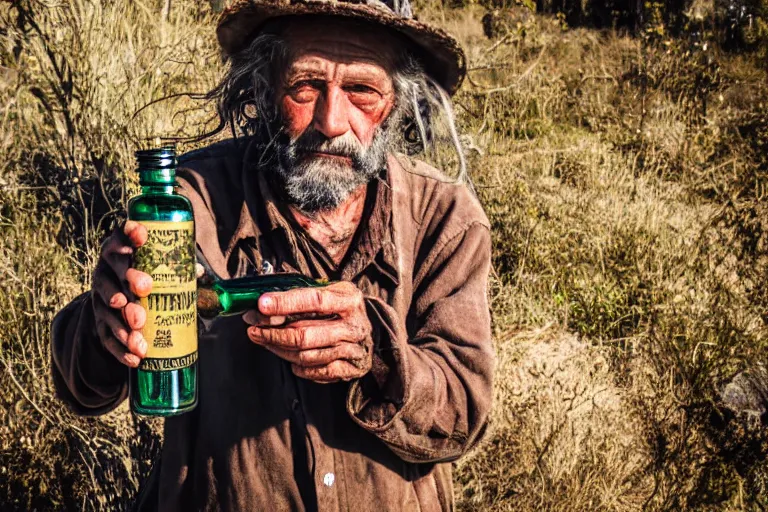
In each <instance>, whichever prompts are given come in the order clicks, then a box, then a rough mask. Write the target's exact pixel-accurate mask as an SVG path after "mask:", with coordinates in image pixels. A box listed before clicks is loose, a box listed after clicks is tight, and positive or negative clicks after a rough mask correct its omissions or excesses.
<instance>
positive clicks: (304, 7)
mask: <svg viewBox="0 0 768 512" xmlns="http://www.w3.org/2000/svg"><path fill="white" fill-rule="evenodd" d="M308 15H320V16H323V15H325V16H340V17H345V18H351V19H355V20H360V21H365V22H369V23H373V24H376V25H380V26H383V27H386V28H388V29H391V30H393V31H395V32H397V33H399V34H400V35H402V36H405V37H406V38H407V39H408V40H409V41H410V42H411V43H412V47H413V49H414V50H415V52H416V57H417V58H418V59H419V60H420V62H421V64H422V65H423V66H424V70H425V71H426V72H427V73H428V74H429V75H430V76H431V77H432V78H433V79H434V80H435V81H436V82H437V83H438V84H440V85H441V86H442V87H443V89H445V90H446V91H447V92H448V93H449V94H453V93H455V92H456V91H457V90H458V88H459V86H460V85H461V82H462V80H463V79H464V75H465V74H466V72H467V67H466V58H465V56H464V51H463V50H462V49H461V47H460V46H459V43H458V41H456V39H454V38H453V37H451V36H450V35H448V34H447V33H446V32H444V31H443V30H441V29H439V28H437V27H433V26H430V25H427V24H425V23H421V22H420V21H417V20H415V19H414V18H413V15H412V12H411V6H410V4H409V2H408V0H385V1H380V0H240V1H238V2H235V3H234V4H233V5H232V6H231V7H229V8H228V9H226V10H225V11H224V13H223V14H222V15H221V18H220V19H219V24H218V27H217V28H216V35H217V37H218V39H219V44H220V45H221V48H222V49H223V50H224V52H225V54H227V55H232V54H234V53H237V52H238V51H240V50H243V49H245V48H246V47H247V46H248V44H249V43H250V42H251V41H252V40H253V39H254V37H256V36H257V35H258V34H259V32H260V31H261V30H262V28H263V27H264V25H265V24H266V23H267V22H268V21H272V20H275V19H277V18H281V17H285V16H308Z"/></svg>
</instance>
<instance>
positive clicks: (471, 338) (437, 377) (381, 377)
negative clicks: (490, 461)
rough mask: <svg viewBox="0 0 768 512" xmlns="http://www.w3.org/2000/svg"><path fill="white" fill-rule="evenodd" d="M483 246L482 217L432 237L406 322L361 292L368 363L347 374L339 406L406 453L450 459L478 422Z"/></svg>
mask: <svg viewBox="0 0 768 512" xmlns="http://www.w3.org/2000/svg"><path fill="white" fill-rule="evenodd" d="M490 251H491V241H490V232H489V230H488V228H487V227H486V226H483V225H481V224H473V225H471V226H470V227H469V228H467V229H466V230H465V231H464V232H463V233H461V234H459V235H457V236H455V237H453V238H452V239H450V240H449V241H447V242H446V243H445V244H444V245H443V246H442V247H437V248H436V249H435V253H434V254H436V256H435V257H434V258H432V260H431V262H430V261H429V260H428V261H427V262H425V263H426V264H427V265H428V269H429V270H428V271H427V273H426V274H425V277H424V279H422V280H421V281H420V282H419V283H418V285H417V288H416V291H415V293H414V298H413V303H412V306H411V313H410V314H409V319H408V324H409V325H411V326H412V327H411V328H410V329H408V328H407V327H406V319H403V318H401V317H400V316H399V315H398V314H397V312H396V311H395V310H394V309H393V308H392V307H391V306H389V305H388V304H386V303H385V302H384V301H382V300H380V299H378V298H374V297H370V298H366V305H367V309H368V316H369V318H370V320H371V324H372V326H373V335H374V343H375V355H374V362H373V368H372V370H371V372H370V373H369V374H368V375H366V376H365V377H364V378H362V379H359V380H357V381H354V382H353V383H352V384H351V386H350V389H349V393H348V396H347V411H348V413H349V414H350V416H351V417H352V419H353V420H354V421H355V422H357V423H358V424H359V425H360V426H361V427H363V428H364V429H366V430H368V431H369V432H371V433H373V434H374V435H376V436H377V437H378V438H379V439H381V440H382V441H384V442H385V443H386V444H387V445H388V446H389V447H390V448H391V449H392V450H393V451H394V452H395V453H396V454H398V456H400V457H401V458H402V459H404V460H406V461H409V462H447V461H451V460H455V459H457V458H458V457H459V456H461V455H462V454H463V453H465V452H466V451H467V450H469V449H470V448H472V447H473V446H474V445H475V444H476V443H477V442H478V441H479V439H480V438H481V436H482V434H483V432H484V431H485V428H486V425H487V421H488V414H489V412H490V407H491V397H492V378H493V369H494V365H495V356H494V350H493V344H492V341H491V325H490V312H489V307H488V297H487V283H488V273H489V270H490ZM411 317H412V318H411ZM409 331H410V332H412V333H413V334H412V335H411V336H409V335H408V332H409Z"/></svg>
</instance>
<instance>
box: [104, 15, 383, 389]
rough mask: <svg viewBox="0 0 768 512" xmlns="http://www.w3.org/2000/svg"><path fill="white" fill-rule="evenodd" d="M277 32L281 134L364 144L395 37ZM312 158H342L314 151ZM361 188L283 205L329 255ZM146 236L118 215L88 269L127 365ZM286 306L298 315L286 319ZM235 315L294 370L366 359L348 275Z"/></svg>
mask: <svg viewBox="0 0 768 512" xmlns="http://www.w3.org/2000/svg"><path fill="white" fill-rule="evenodd" d="M286 36H287V39H288V43H289V50H290V51H289V58H288V61H287V62H286V63H285V71H284V73H283V79H282V80H281V82H280V83H279V84H276V93H277V103H278V106H279V108H280V110H281V112H282V114H283V119H285V129H286V131H287V133H288V135H289V136H290V137H292V138H296V137H298V136H300V135H301V134H302V133H304V131H305V130H307V129H308V128H310V127H311V128H314V129H315V130H317V131H319V132H320V133H322V134H323V135H325V136H326V137H328V138H334V137H339V136H343V135H347V134H351V135H352V136H354V137H355V138H356V139H357V141H359V142H360V143H361V144H362V145H364V146H368V145H370V143H371V141H372V139H373V136H374V133H375V132H376V129H377V128H378V127H379V126H380V125H381V123H382V122H384V120H385V119H386V118H387V116H388V115H389V114H390V113H391V112H392V110H393V108H394V100H395V93H394V85H393V83H392V79H391V70H392V63H393V62H394V57H395V50H394V48H397V46H396V45H395V44H382V43H381V40H382V37H385V35H384V34H383V33H378V32H375V31H374V32H371V33H360V32H359V31H355V30H350V28H349V27H348V26H347V25H344V24H343V23H342V24H339V25H338V26H337V27H333V28H329V27H328V26H327V25H325V26H322V27H318V26H317V25H313V24H297V25H295V26H292V27H291V28H290V30H289V31H288V32H287V34H286ZM314 158H321V159H340V160H347V161H348V159H346V158H344V157H339V156H336V155H330V154H324V153H315V155H314ZM348 163H349V164H350V165H351V161H348ZM365 196H366V187H365V186H362V187H360V188H359V189H357V190H356V191H354V192H353V193H352V194H351V195H350V197H349V198H348V199H347V200H346V201H345V202H344V203H342V204H341V205H340V206H339V207H338V208H337V209H335V210H333V211H328V212H320V213H317V214H314V215H311V216H310V215H306V214H304V213H303V212H300V211H299V210H298V209H296V208H292V209H291V211H292V213H293V215H294V217H295V219H296V221H297V222H298V223H299V224H300V225H301V226H302V228H303V229H304V230H305V231H306V232H307V233H308V234H309V235H310V236H311V237H312V238H313V239H315V240H316V241H317V242H318V243H319V244H320V245H322V246H323V247H324V248H325V249H326V251H328V254H329V255H330V256H331V258H332V259H333V260H334V261H335V262H336V263H337V264H338V263H340V262H341V261H342V260H343V258H344V256H345V255H346V253H347V251H348V250H349V247H350V244H351V242H352V239H353V237H354V234H355V231H356V230H357V227H358V225H359V223H360V219H361V218H362V215H363V207H364V205H365V199H366V197H365ZM146 240H147V231H146V229H145V228H144V227H143V226H141V225H140V224H138V223H136V222H133V221H128V222H127V223H126V224H125V226H124V227H123V228H122V230H119V231H116V232H115V233H114V234H113V235H112V236H111V237H110V238H109V239H107V241H106V242H105V244H104V247H103V250H102V255H101V259H100V261H99V265H98V266H97V269H96V272H95V273H94V279H93V282H94V292H95V293H96V295H97V296H98V297H99V298H100V299H101V300H99V301H96V302H97V307H96V309H95V314H96V323H97V326H98V327H97V331H98V333H99V336H100V337H101V339H102V341H103V342H104V343H105V346H106V347H107V348H108V349H109V351H110V353H112V354H113V355H114V356H115V357H116V358H117V359H118V360H120V361H121V362H122V363H123V364H125V365H127V366H130V367H137V366H138V365H139V363H140V361H141V358H142V357H144V355H145V354H146V341H145V340H144V339H143V337H142V336H141V332H140V329H141V328H142V327H143V325H144V322H145V321H146V313H145V311H144V310H143V308H142V307H141V306H140V305H139V304H138V302H136V298H138V297H145V296H147V295H148V294H149V293H150V291H151V289H152V279H151V278H150V276H149V275H147V274H146V273H143V272H140V271H138V270H135V269H132V268H130V261H131V255H132V254H133V251H134V250H135V248H137V247H140V246H141V245H143V244H144V243H145V242H146ZM286 316H291V317H295V316H299V317H300V318H302V319H301V320H299V321H296V322H291V323H289V324H287V325H286V324H285V317H286ZM243 318H244V320H245V322H246V323H247V324H249V327H247V329H248V331H247V332H248V337H249V338H250V339H251V341H253V342H254V343H256V344H258V345H261V346H263V347H264V348H266V349H267V350H269V351H271V352H272V353H274V354H276V355H277V356H278V357H280V358H282V359H285V360H286V361H289V362H290V363H291V367H292V369H293V372H294V373H295V374H296V375H297V376H299V377H303V378H306V379H309V380H312V381H315V382H335V381H339V380H352V379H355V378H359V377H362V376H363V375H365V374H366V373H368V371H369V370H370V368H371V347H372V345H373V341H372V335H371V324H370V321H369V320H368V317H367V315H366V310H365V305H364V301H363V295H362V293H361V292H360V290H358V289H357V288H356V287H355V286H354V285H353V284H351V283H347V282H340V283H334V284H332V285H330V286H328V287H325V288H319V289H318V288H314V289H297V290H291V291H288V292H283V293H269V294H265V295H263V296H262V297H261V299H260V300H259V311H252V312H249V313H247V314H245V315H244V317H243Z"/></svg>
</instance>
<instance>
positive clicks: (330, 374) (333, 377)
mask: <svg viewBox="0 0 768 512" xmlns="http://www.w3.org/2000/svg"><path fill="white" fill-rule="evenodd" d="M291 371H293V374H294V375H296V376H297V377H300V378H302V379H308V380H311V381H314V382H317V383H320V384H331V383H333V382H339V381H349V380H352V379H359V378H360V377H362V376H363V375H365V374H366V373H368V371H367V370H361V369H360V368H357V367H355V366H354V365H352V364H350V363H349V362H347V361H342V360H338V361H333V362H332V363H330V364H327V365H325V366H315V367H303V366H298V365H295V364H293V365H291Z"/></svg>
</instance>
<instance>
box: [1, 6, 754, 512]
mask: <svg viewBox="0 0 768 512" xmlns="http://www.w3.org/2000/svg"><path fill="white" fill-rule="evenodd" d="M20 5H21V6H24V7H25V8H27V9H29V10H30V14H31V15H32V16H31V17H27V18H24V19H22V20H21V21H20V20H19V17H18V10H17V8H14V7H11V6H10V5H8V4H2V5H1V6H0V27H4V28H2V29H0V59H1V61H0V62H1V64H0V66H2V67H0V119H2V123H1V124H0V148H2V149H0V361H2V363H3V368H0V371H2V372H3V373H2V378H0V390H1V391H2V397H3V398H2V408H0V418H1V419H2V422H0V487H3V488H5V489H7V490H8V492H9V495H10V496H11V500H10V501H9V502H8V508H11V509H17V510H28V509H33V508H36V509H38V510H51V509H81V508H82V509H101V510H113V509H115V508H120V507H122V506H124V505H125V504H126V503H128V502H130V499H131V497H132V496H133V494H134V493H135V491H136V488H137V485H138V483H139V482H140V480H141V478H142V477H143V476H144V475H145V474H146V471H147V469H148V467H149V463H150V460H151V458H152V456H153V455H154V453H156V451H157V448H158V446H159V442H160V440H159V436H158V434H157V426H158V425H157V424H156V423H155V424H150V423H147V422H145V421H139V420H136V419H134V418H133V417H131V416H130V415H129V414H128V412H127V410H126V409H125V408H121V409H120V410H118V411H116V412H114V413H112V414H110V415H108V416H106V417H103V418H98V419H83V418H77V417H74V416H72V415H71V414H70V413H68V412H67V411H66V409H65V408H63V406H62V405H61V404H60V403H59V402H58V401H57V400H56V399H55V398H54V397H53V396H52V393H51V385H50V381H49V377H48V372H49V359H50V350H49V348H48V328H49V325H50V321H51V318H52V316H53V314H55V312H56V311H57V310H58V309H60V308H61V307H62V306H63V305H64V304H65V303H66V302H67V301H69V300H70V299H71V298H72V297H74V296H75V295H76V294H77V293H79V292H80V291H82V290H83V289H86V288H87V287H88V286H89V274H90V270H91V266H92V264H93V257H94V255H95V251H96V247H97V246H98V239H99V237H100V236H101V235H102V233H103V231H104V229H106V228H107V227H108V226H109V225H110V224H111V223H112V222H113V221H114V219H115V218H117V217H118V216H119V214H120V211H121V210H122V207H123V204H124V199H125V197H126V194H127V193H129V191H130V187H131V181H130V174H131V173H130V172H129V171H130V169H131V167H132V163H131V153H132V150H133V148H134V146H135V145H136V144H137V143H138V142H139V141H140V139H141V138H142V137H149V136H151V135H153V134H157V133H160V132H162V133H165V134H169V133H177V134H178V133H186V134H199V133H202V132H203V131H204V129H205V127H206V126H210V124H208V122H209V120H210V114H211V112H210V109H206V108H205V106H204V105H200V104H199V102H197V101H195V100H192V99H190V98H188V97H179V98H177V99H175V100H173V101H167V102H162V103H159V104H155V105H152V107H150V108H149V109H147V110H145V111H144V112H142V113H141V114H140V115H139V116H138V117H136V118H135V119H132V116H133V113H134V112H135V111H136V110H137V109H139V108H140V107H141V106H142V105H145V104H147V103H148V102H150V101H152V100H155V99H158V98H160V97H163V96H167V95H171V94H178V93H184V92H200V91H204V90H206V89H207V88H208V87H209V86H210V85H211V84H212V83H213V81H214V80H215V77H216V76H217V74H218V73H219V72H220V64H219V60H218V57H217V54H216V50H215V48H214V47H213V38H212V37H211V29H210V26H211V23H212V16H211V13H209V12H207V11H206V10H205V9H203V8H202V7H200V6H201V5H203V3H198V2H174V3H173V9H172V12H171V16H170V17H169V19H168V20H167V21H166V22H159V21H158V19H157V18H158V16H159V13H160V7H159V4H158V5H155V3H150V2H127V1H116V2H110V3H106V2H105V3H104V4H102V3H99V2H86V1H84V0H81V1H75V2H71V3H65V4H61V3H57V4H53V3H50V4H49V3H44V2H37V1H26V2H24V1H22V2H20ZM481 16H482V11H481V10H480V9H476V8H467V9H464V10H461V11H449V10H443V9H442V7H440V6H439V5H432V6H431V8H430V10H428V11H426V12H425V16H424V17H425V18H429V19H432V20H435V21H437V22H438V23H440V24H442V25H444V26H446V27H447V28H448V29H449V30H451V31H452V32H454V33H456V34H458V35H459V37H460V38H461V39H462V41H463V42H464V44H465V46H466V48H467V50H468V55H469V59H470V67H471V71H470V76H469V79H468V80H467V83H466V86H465V88H464V89H463V91H462V92H461V93H460V94H459V96H458V97H457V98H456V103H457V111H458V113H459V115H460V121H461V124H462V127H463V131H464V133H466V135H467V136H466V137H465V139H464V141H465V143H466V146H467V148H468V152H469V154H470V163H471V168H472V169H473V175H474V179H475V183H476V186H477V190H478V194H479V196H480V198H481V200H482V201H483V203H484V205H485V207H486V211H487V212H488V215H489V218H490V220H491V222H492V224H493V227H494V243H495V254H494V276H493V279H492V283H493V287H492V304H493V309H494V333H495V338H496V343H497V347H498V353H499V378H498V385H497V389H496V407H495V410H494V414H493V420H492V427H491V432H490V434H489V436H488V439H487V441H486V442H485V443H484V444H483V446H481V447H480V448H479V449H478V450H476V451H475V452H474V453H472V454H471V455H470V456H469V457H467V458H466V459H463V460H462V461H461V462H460V463H459V464H458V465H457V478H456V480H457V482H456V483H457V485H456V492H457V499H458V508H459V509H460V510H562V511H571V510H640V509H651V510H681V509H685V510H739V509H764V508H765V507H766V506H768V491H767V490H766V482H768V466H767V465H766V462H765V457H766V454H767V453H768V444H766V442H765V439H764V435H763V434H761V429H760V428H758V429H755V428H754V426H753V425H749V424H746V423H744V422H743V421H742V419H740V418H738V417H732V415H729V414H728V413H727V411H724V410H723V409H722V407H721V406H720V405H719V403H718V391H719V389H721V387H722V386H723V385H724V384H725V383H726V382H727V381H728V380H729V379H730V378H731V377H732V376H733V375H734V374H735V373H736V372H737V371H739V370H741V369H743V368H745V367H747V366H749V365H750V364H752V363H754V362H755V361H760V360H763V361H764V360H765V356H766V345H767V343H766V342H767V341H768V327H767V325H766V324H767V323H768V239H766V231H767V230H768V226H767V225H766V223H768V209H767V208H766V198H765V192H766V187H767V186H768V156H767V155H768V114H766V111H768V86H766V84H767V83H768V77H767V76H766V71H765V68H762V69H761V68H760V66H758V65H756V64H758V63H759V62H758V61H757V57H755V56H750V55H745V56H734V55H727V54H722V53H720V52H719V51H718V50H716V49H714V48H712V47H710V48H709V49H708V50H706V51H702V50H701V49H700V48H699V49H697V48H694V47H691V46H689V45H688V43H686V42H685V41H667V42H663V41H662V42H659V43H658V44H649V45H643V44H641V43H642V42H641V41H639V40H636V39H631V38H628V37H621V36H618V35H615V34H612V33H598V32H595V31H590V30H586V29H576V30H563V28H562V25H561V24H560V23H559V22H558V21H557V20H556V19H552V18H546V17H528V18H525V19H524V20H522V22H521V23H520V25H517V24H514V25H511V26H509V27H507V29H508V30H506V32H504V33H503V34H502V36H501V38H500V39H496V40H493V41H489V40H488V39H486V38H485V36H484V35H483V32H482V25H481V23H480V18H481ZM33 22H34V23H33ZM439 154H440V153H439Z"/></svg>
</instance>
